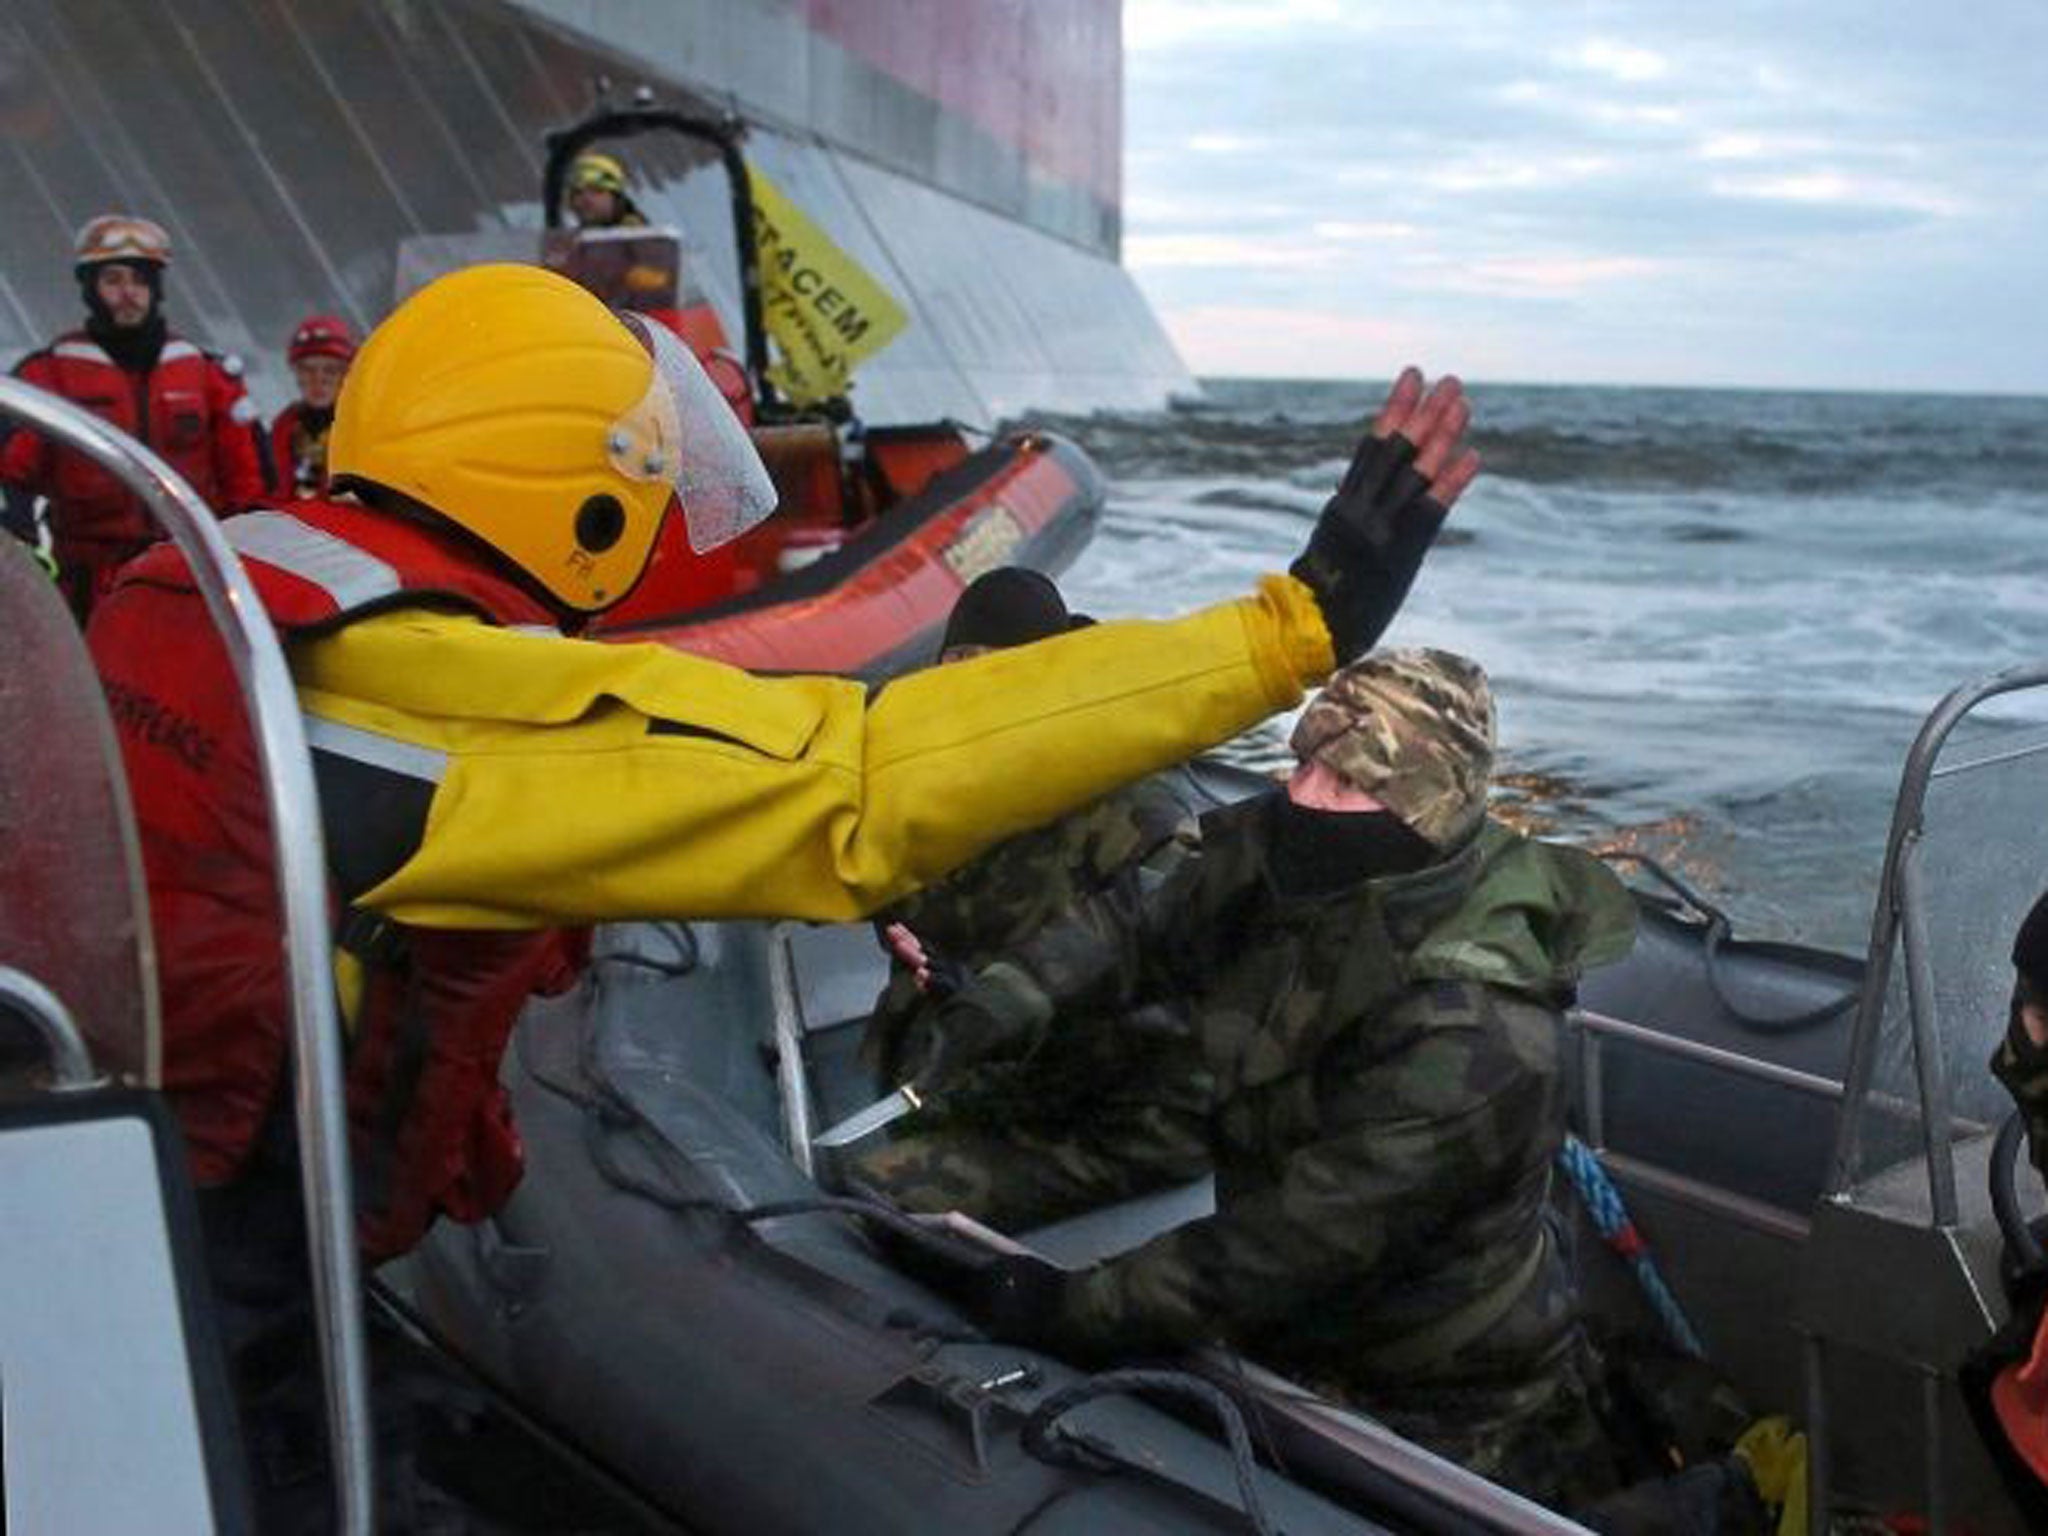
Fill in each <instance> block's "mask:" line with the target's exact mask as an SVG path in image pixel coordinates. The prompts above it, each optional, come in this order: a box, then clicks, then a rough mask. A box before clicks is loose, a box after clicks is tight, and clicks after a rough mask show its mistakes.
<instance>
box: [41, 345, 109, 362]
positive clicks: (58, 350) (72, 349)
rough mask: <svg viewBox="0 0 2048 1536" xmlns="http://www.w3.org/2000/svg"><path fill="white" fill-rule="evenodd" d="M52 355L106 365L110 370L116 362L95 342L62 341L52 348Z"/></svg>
mask: <svg viewBox="0 0 2048 1536" xmlns="http://www.w3.org/2000/svg"><path fill="white" fill-rule="evenodd" d="M50 355H51V356H52V357H68V358H71V359H73V360H74V361H76V362H81V363H105V364H106V365H107V366H108V367H109V368H111V367H113V366H114V360H113V359H112V358H111V357H109V356H107V354H106V353H105V352H103V351H102V350H100V345H99V343H98V342H94V341H60V342H58V343H57V345H55V346H54V347H52V348H50Z"/></svg>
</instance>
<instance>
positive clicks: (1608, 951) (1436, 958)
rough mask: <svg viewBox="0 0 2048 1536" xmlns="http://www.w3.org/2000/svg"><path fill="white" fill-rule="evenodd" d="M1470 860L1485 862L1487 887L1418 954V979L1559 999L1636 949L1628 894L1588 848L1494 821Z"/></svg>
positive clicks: (1412, 961) (1413, 962)
mask: <svg viewBox="0 0 2048 1536" xmlns="http://www.w3.org/2000/svg"><path fill="white" fill-rule="evenodd" d="M1466 854H1468V855H1470V856H1473V857H1476V858H1477V860H1478V861H1479V865H1480V871H1481V872H1480V874H1479V879H1478V883H1477V885H1476V886H1475V888H1474V889H1473V891H1472V894H1471V895H1470V896H1469V897H1468V898H1467V899H1466V901H1465V902H1464V904H1463V905H1462V906H1460V907H1459V908H1458V909H1457V910H1456V911H1454V912H1452V913H1451V914H1450V916H1448V917H1446V918H1445V919H1444V920H1443V921H1442V922H1440V923H1438V924H1437V925H1436V926H1435V927H1433V928H1432V929H1431V930H1430V932H1429V935H1428V937H1426V938H1425V939H1423V940H1422V942H1421V943H1420V944H1418V945H1417V946H1416V948H1415V950H1414V952H1413V954H1412V955H1411V956H1410V957H1409V974H1410V976H1411V978H1412V979H1415V980H1425V979H1437V980H1446V981H1451V980H1456V981H1477V982H1483V983H1485V984H1487V985H1489V986H1496V987H1507V988H1509V989H1511V990H1513V991H1517V992H1522V993H1527V994H1530V995H1533V996H1539V997H1544V996H1556V995H1561V994H1563V993H1566V992H1568V991H1569V990H1570V989H1571V988H1573V987H1574V986H1576V985H1577V983H1578V979H1579V977H1580V976H1581V975H1583V974H1584V973H1585V972H1586V971H1588V970H1591V969H1593V968H1594V967H1596V966H1601V965H1607V964H1610V963H1611V962H1613V961H1615V960H1619V959H1620V958H1621V957H1622V956H1623V955H1625V954H1627V953H1628V951H1629V948H1630V946H1632V945H1633V944H1634V943H1635V931H1636V909H1635V902H1634V900H1633V899H1632V898H1631V897H1630V896H1629V894H1628V889H1627V887H1625V886H1624V885H1623V884H1622V883H1621V881H1619V880H1618V879H1616V878H1615V876H1614V872H1613V871H1612V870H1610V869H1609V868H1608V867H1607V866H1606V865H1605V864H1603V863H1601V862H1600V861H1599V860H1598V859H1596V858H1594V857H1593V856H1592V855H1591V854H1590V853H1587V852H1585V851H1584V850H1583V849H1579V848H1572V847H1567V846H1565V845H1562V844H1558V843H1545V842H1538V841H1536V840H1535V839H1533V838H1527V837H1523V836H1522V835H1521V834H1520V833H1518V832H1513V831H1510V830H1509V829H1508V828H1506V827H1504V826H1502V825H1501V824H1500V823H1499V822H1492V821H1489V822H1487V823H1486V824H1485V825H1484V826H1483V827H1482V828H1481V829H1480V832H1479V836H1478V837H1477V838H1476V839H1474V841H1473V845H1472V846H1471V847H1470V848H1469V849H1467V850H1466ZM1439 867H1442V866H1439Z"/></svg>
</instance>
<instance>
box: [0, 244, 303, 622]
mask: <svg viewBox="0 0 2048 1536" xmlns="http://www.w3.org/2000/svg"><path fill="white" fill-rule="evenodd" d="M170 261H171V243H170V240H169V238H168V237H167V236H166V235H165V234H164V232H163V229H162V227H161V226H160V225H158V224H155V223H153V222H152V221H150V220H148V219H144V218H137V217H135V216H134V215H132V214H124V213H106V214H101V215H100V216H99V217H97V218H94V219H90V220H88V221H87V222H86V224H85V227H84V228H82V229H81V230H79V232H78V242H77V253H76V264H75V267H74V270H75V271H76V273H77V276H78V286H79V289H80V291H81V293H82V294H83V295H84V298H85V307H86V311H87V315H86V322H85V326H84V328H83V329H81V330H76V331H67V332H66V333H65V334H64V335H62V336H59V337H58V338H57V339H56V340H55V341H53V342H51V343H50V345H49V346H47V347H45V348H43V350H42V351H40V352H33V353H30V354H29V355H28V356H27V357H25V358H23V359H22V361H21V362H20V363H19V364H18V365H17V366H16V368H15V370H14V371H15V372H16V373H17V374H18V375H20V377H22V378H23V379H25V380H27V381H28V382H29V383H31V384H35V385H39V386H40V387H42V388H44V389H47V390H50V391H52V392H53V393H55V394H59V395H62V396H63V397H64V398H65V399H67V400H70V401H72V402H74V403H75V404H78V405H81V406H83V407H85V409H87V410H89V411H91V412H92V413H93V414H94V415H96V416H101V417H104V418H105V419H106V420H107V421H109V422H111V423H113V424H114V425H115V426H116V427H119V428H120V429H121V430H122V431H123V432H126V433H128V434H129V435H130V436H131V437H135V438H138V439H140V440H141V441H142V442H143V443H144V444H146V445H147V446H148V447H150V448H152V449H154V450H155V451H156V452H157V453H158V454H160V455H161V456H162V457H163V458H164V460H165V461H166V462H167V463H169V465H170V466H171V468H172V469H174V470H176V471H177V472H178V473H179V474H180V475H182V476H183V477H184V478H185V480H186V481H187V482H188V483H189V484H190V485H191V487H192V488H193V489H194V490H195V491H197V492H198V493H199V495H200V497H201V498H202V499H204V500H205V501H206V502H207V503H208V505H210V506H211V507H212V508H213V509H214V510H215V511H216V512H218V513H221V514H223V515H225V514H227V513H230V512H240V511H243V510H245V509H247V508H249V507H252V506H255V505H256V504H258V503H259V502H261V501H262V500H263V499H264V497H265V489H264V484H263V468H262V463H261V460H260V459H259V458H258V455H257V446H256V437H255V434H254V432H253V431H252V430H251V428H252V425H253V423H254V422H255V420H256V409H255V407H254V406H253V405H251V404H250V402H249V396H248V392H247V391H246V390H245V389H244V388H243V387H242V379H241V367H240V365H239V364H238V363H236V362H234V361H233V360H231V359H226V358H223V357H221V356H219V355H218V354H216V353H212V352H208V351H205V350H204V349H202V348H200V347H198V346H195V345H194V344H193V343H192V342H189V341H187V340H186V339H185V338H184V337H182V336H179V335H177V334H176V333H175V332H173V331H172V330H171V329H170V328H169V327H168V326H167V325H166V324H165V322H164V312H163V310H164V305H163V287H164V269H165V268H166V267H168V266H169V265H170ZM0 485H5V486H6V487H8V488H9V489H10V490H12V491H14V492H15V493H17V494H18V495H25V496H40V497H42V498H43V499H44V501H45V503H46V514H45V515H46V516H47V518H48V521H49V527H50V538H51V543H52V546H53V552H54V554H55V556H56V561H57V579H58V582H59V584H60V585H61V586H62V587H63V588H64V595H65V598H66V600H67V601H69V603H70V604H71V608H72V611H73V612H74V613H76V614H77V615H78V618H79V622H81V623H83V622H84V621H85V618H86V615H87V614H88V613H90V612H91V610H92V606H93V604H94V602H95V601H96V600H97V599H98V597H99V596H100V594H101V593H103V592H105V591H106V590H107V588H108V587H109V586H110V585H112V582H113V577H114V572H115V571H116V570H117V569H119V567H120V566H121V564H122V563H123V562H124V561H126V560H128V559H129V558H130V557H131V556H134V555H136V554H139V553H140V552H141V551H142V550H144V549H146V548H148V547H149V546H150V545H151V544H154V543H155V542H156V541H157V540H158V539H160V538H161V537H163V534H162V531H161V530H160V529H158V528H157V527H156V525H155V522H154V521H153V520H152V519H151V517H150V515H149V513H148V512H147V511H145V510H144V508H143V506H142V503H141V502H140V501H139V500H138V499H137V498H136V497H134V496H133V495H131V494H130V493H129V492H127V491H126V490H124V489H122V487H121V485H120V483H119V482H118V481H116V480H115V479H114V478H113V476H111V475H109V474H108V473H107V472H106V471H104V470H102V469H101V468H99V466H98V465H96V464H94V463H93V462H92V461H91V460H89V459H87V458H86V457H84V456H83V455H82V454H78V453H73V452H71V451H69V450H66V449H60V448H58V447H56V446H55V445H54V444H52V443H50V442H48V441H46V440H45V439H43V438H42V437H40V436H38V435H36V434H35V433H33V432H30V431H26V430H21V431H17V432H15V433H14V434H13V435H12V436H11V437H9V438H8V439H7V441H6V444H5V446H4V447H0ZM16 531H17V532H21V531H24V530H22V529H19V528H17V530H16ZM25 531H28V532H31V533H32V532H33V531H34V530H33V528H32V527H31V528H30V529H28V530H25Z"/></svg>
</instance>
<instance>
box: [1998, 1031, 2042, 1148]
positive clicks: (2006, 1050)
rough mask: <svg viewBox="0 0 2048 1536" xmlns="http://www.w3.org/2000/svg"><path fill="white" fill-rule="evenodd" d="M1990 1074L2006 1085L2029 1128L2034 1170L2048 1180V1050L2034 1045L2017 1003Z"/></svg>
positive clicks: (2029, 1143) (2028, 1143) (2029, 1145)
mask: <svg viewBox="0 0 2048 1536" xmlns="http://www.w3.org/2000/svg"><path fill="white" fill-rule="evenodd" d="M1991 1071H1992V1074H1993V1075H1994V1076H1995V1077H1997V1079H1998V1080H1999V1081H2000V1082H2001V1083H2003V1084H2005V1086H2006V1089H2007V1091H2008V1092H2010V1093H2011V1094H2012V1097H2013V1102H2014V1103H2015V1104H2017V1105H2019V1109H2020V1116H2021V1118H2022V1119H2024V1120H2025V1121H2026V1124H2027V1148H2028V1150H2029V1151H2030V1152H2031V1154H2032V1155H2033V1159H2034V1167H2035V1169H2036V1170H2037V1171H2038V1172H2039V1173H2040V1174H2041V1176H2042V1177H2043V1178H2044V1179H2048V1046H2040V1045H2036V1044H2034V1042H2033V1041H2031V1040H2029V1039H2028V1038H2027V1032H2026V1030H2025V1028H2024V1027H2023V1026H2022V1025H2021V1024H2020V1010H2019V1004H2018V1003H2017V1001H2015V1003H2014V1004H2013V1010H2012V1022H2011V1023H2010V1024H2009V1025H2007V1026H2006V1031H2005V1039H2003V1040H2002V1041H2000V1042H1999V1046H1998V1050H1997V1051H1996V1053H1994V1054H1993V1056H1992V1058H1991Z"/></svg>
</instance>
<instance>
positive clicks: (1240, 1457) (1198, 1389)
mask: <svg viewBox="0 0 2048 1536" xmlns="http://www.w3.org/2000/svg"><path fill="white" fill-rule="evenodd" d="M1121 1392H1129V1393H1140V1392H1156V1393H1163V1394H1165V1395H1167V1396H1169V1397H1183V1398H1190V1399H1192V1400H1193V1401H1195V1402H1197V1403H1199V1404H1201V1405H1203V1406H1205V1407H1207V1408H1208V1409H1209V1410H1210V1411H1211V1412H1213V1413H1214V1414H1215V1415H1216V1417H1217V1419H1218V1420H1219V1421H1220V1422H1221V1423H1222V1425H1223V1436H1224V1438H1225V1439H1226V1440H1227V1441H1228V1442H1229V1444H1230V1466H1231V1470H1232V1471H1233V1472H1234V1473H1235V1474H1236V1475H1237V1496H1238V1498H1239V1500H1240V1501H1241V1502H1242V1503H1243V1505H1244V1515H1245V1519H1246V1520H1247V1521H1248V1522H1250V1524H1251V1528H1252V1529H1253V1530H1254V1531H1255V1532H1257V1533H1258V1536H1279V1527H1278V1526H1276V1525H1274V1524H1273V1521H1272V1517H1271V1516H1269V1515H1268V1514H1267V1513H1266V1506H1265V1504H1264V1503H1263V1502H1262V1501H1261V1500H1260V1498H1259V1486H1258V1482H1257V1479H1256V1473H1257V1464H1256V1461H1255V1460H1254V1458H1253V1455H1252V1437H1251V1433H1250V1431H1248V1430H1247V1429H1246V1428H1245V1423H1244V1414H1243V1413H1242V1411H1240V1410H1239V1408H1238V1406H1237V1404H1236V1403H1234V1402H1232V1401H1231V1399H1230V1395H1229V1394H1228V1393H1226V1392H1224V1391H1223V1390H1222V1389H1221V1388H1220V1387H1217V1386H1215V1385H1214V1384H1213V1383H1211V1382H1206V1381H1203V1380H1201V1379H1200V1378H1199V1377H1195V1376H1190V1375H1188V1374H1186V1373H1185V1372H1183V1371H1143V1370H1136V1371H1103V1372H1101V1373H1100V1374H1099V1375H1095V1376H1090V1377H1087V1378H1085V1379H1084V1380H1081V1381H1077V1382H1075V1383H1074V1384H1073V1385H1072V1386H1071V1387H1065V1388H1062V1389H1061V1390H1060V1391H1058V1392H1055V1393H1053V1394H1052V1396H1050V1397H1048V1398H1046V1399H1045V1400H1044V1401H1043V1402H1041V1403H1040V1404H1039V1405H1038V1406H1037V1407H1036V1408H1035V1409H1033V1410H1032V1413H1031V1417H1030V1418H1028V1419H1027V1420H1025V1421H1024V1429H1023V1432H1022V1435H1021V1437H1020V1438H1021V1439H1022V1441H1023V1445H1024V1449H1025V1450H1026V1451H1027V1452H1029V1453H1030V1454H1031V1455H1033V1456H1035V1457H1037V1458H1038V1459H1039V1460H1040V1461H1044V1462H1050V1463H1053V1464H1055V1465H1064V1464H1067V1463H1071V1462H1081V1463H1083V1464H1086V1461H1087V1459H1088V1456H1089V1454H1090V1453H1089V1451H1088V1450H1086V1449H1085V1448H1084V1446H1083V1444H1082V1443H1081V1442H1075V1441H1069V1440H1068V1439H1066V1438H1065V1437H1064V1436H1061V1435H1059V1434H1057V1433H1055V1431H1056V1430H1057V1428H1058V1425H1059V1421H1060V1420H1061V1419H1062V1418H1064V1417H1065V1416H1066V1415H1067V1414H1068V1413H1071V1412H1072V1411H1073V1410H1074V1409H1076V1408H1078V1407H1080V1406H1081V1405H1082V1404H1083V1403H1086V1402H1091V1401H1093V1400H1094V1399H1096V1398H1098V1397H1108V1396H1111V1395H1112V1394H1115V1393H1121ZM1096 1454H1099V1453H1096ZM1110 1459H1111V1460H1118V1459H1120V1458H1116V1457H1111V1458H1110Z"/></svg>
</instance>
